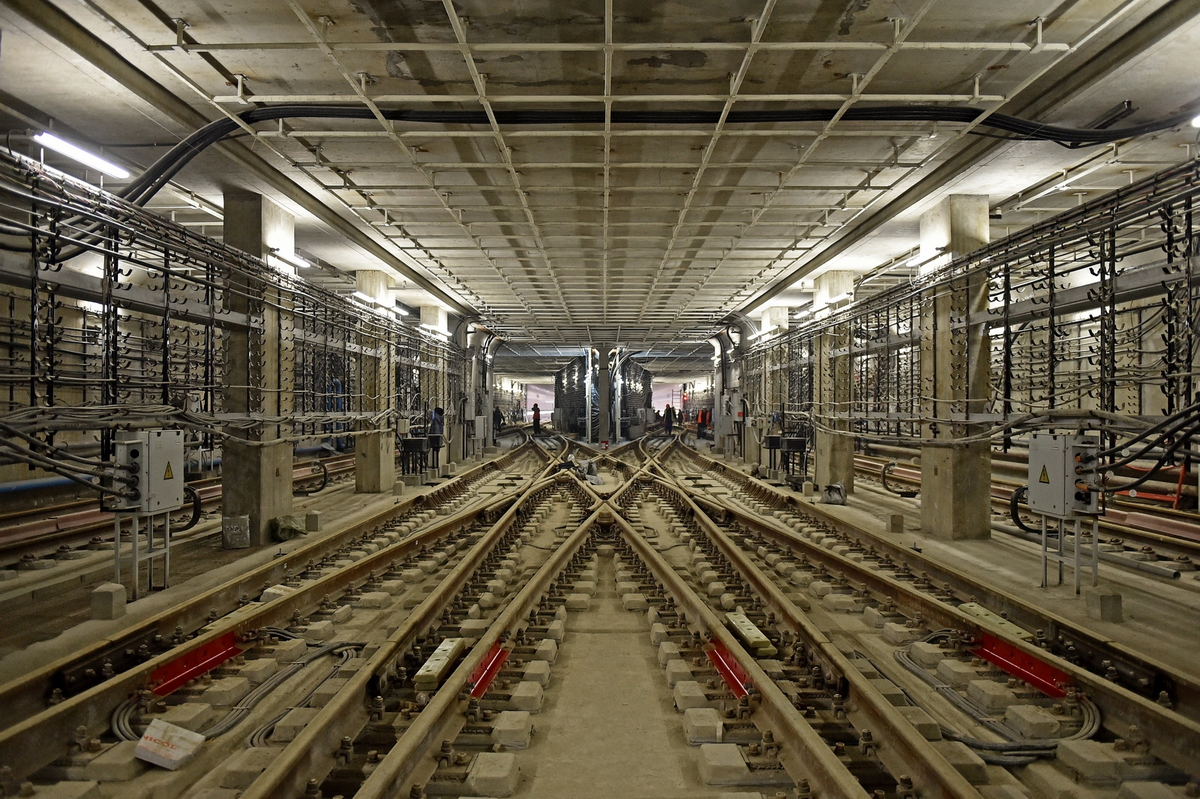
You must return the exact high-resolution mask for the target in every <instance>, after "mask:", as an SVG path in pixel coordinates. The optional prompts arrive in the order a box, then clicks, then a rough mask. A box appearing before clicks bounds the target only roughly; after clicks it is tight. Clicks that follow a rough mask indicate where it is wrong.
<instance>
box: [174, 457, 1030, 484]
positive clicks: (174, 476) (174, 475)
mask: <svg viewBox="0 0 1200 799" xmlns="http://www.w3.org/2000/svg"><path fill="white" fill-rule="evenodd" d="M1045 471H1046V470H1045V469H1043V470H1042V472H1043V473H1044V472H1045ZM163 479H164V480H174V479H175V473H174V472H173V471H171V462H170V461H167V471H166V472H165V473H164V474H163Z"/></svg>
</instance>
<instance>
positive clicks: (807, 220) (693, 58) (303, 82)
mask: <svg viewBox="0 0 1200 799" xmlns="http://www.w3.org/2000/svg"><path fill="white" fill-rule="evenodd" d="M1189 6H1190V9H1189V8H1188V7H1189ZM52 7H57V8H58V9H60V10H62V11H63V12H65V13H66V15H68V16H70V17H71V18H72V19H74V20H75V23H76V24H77V25H78V26H79V27H80V28H81V29H83V30H84V31H85V32H86V35H87V36H90V37H91V38H92V40H93V41H92V42H91V43H88V41H87V40H81V39H79V38H76V39H69V38H66V37H64V35H63V33H62V31H61V30H58V26H56V24H55V23H53V21H52V19H51V17H52V15H48V14H47V13H46V9H47V8H52ZM1197 14H1200V6H1198V5H1197V4H1195V3H1188V2H1174V3H1172V2H1164V1H1163V0H1146V1H1144V2H1143V1H1140V0H1127V1H1126V2H1122V0H1061V1H1060V0H1006V2H994V1H993V0H886V2H884V1H883V0H825V1H824V2H776V0H753V2H751V1H749V0H723V1H721V2H717V1H716V0H692V1H691V2H686V3H684V2H673V1H670V2H664V1H657V2H656V1H655V0H651V2H646V0H639V2H633V1H632V0H469V1H466V0H460V2H451V0H444V1H443V0H354V1H353V2H351V1H341V2H316V1H315V0H259V1H258V2H254V3H247V2H244V1H243V0H55V3H54V6H50V5H48V0H0V28H2V29H3V33H2V39H0V101H3V102H4V104H5V106H6V107H7V108H8V112H7V115H6V116H5V117H3V121H4V122H5V123H6V125H7V127H8V128H9V129H10V130H17V131H20V130H24V129H26V128H30V127H33V126H34V123H36V122H39V121H42V120H47V119H54V120H55V121H56V124H57V125H58V126H59V127H60V128H62V129H64V130H66V131H75V132H82V133H78V135H79V136H80V137H81V139H82V141H83V142H85V143H91V144H93V145H96V146H104V148H105V150H106V152H107V153H108V154H110V155H113V156H115V157H119V158H123V159H125V160H126V161H128V162H129V163H131V164H133V165H135V166H145V165H147V164H149V163H151V162H152V161H153V160H154V159H155V158H157V157H158V156H159V155H160V154H162V152H164V151H165V146H167V145H171V144H173V143H175V142H176V141H178V140H179V139H180V138H182V136H184V135H187V134H188V133H190V132H192V130H193V129H194V127H195V124H194V123H190V122H189V120H190V119H192V117H189V116H188V113H190V114H193V115H194V114H195V113H196V112H198V113H199V115H200V116H202V117H204V118H207V119H217V118H220V117H222V116H225V117H228V116H231V115H235V114H237V113H240V112H241V111H244V110H246V109H247V108H251V107H253V105H252V104H261V105H275V104H282V103H320V104H325V105H331V104H336V105H341V106H345V107H358V108H363V107H366V108H370V109H390V108H411V109H416V110H430V109H435V110H467V111H478V110H480V109H482V110H484V111H487V112H489V113H503V112H506V111H512V110H534V109H538V110H545V109H555V110H593V111H596V110H599V111H604V112H607V111H609V110H612V111H623V110H638V111H675V110H706V111H719V112H721V111H747V110H764V109H765V110H773V109H784V108H807V107H818V108H830V109H841V110H843V111H844V110H848V109H850V108H854V107H864V106H867V107H869V106H879V105H907V104H914V103H921V104H936V105H948V106H970V107H972V108H976V109H979V110H981V111H989V110H999V111H1004V112H1006V113H1013V114H1017V115H1020V114H1022V113H1024V112H1029V113H1031V114H1032V115H1033V116H1034V118H1036V119H1037V120H1038V121H1044V122H1051V123H1056V124H1064V125H1070V126H1076V127H1084V126H1087V125H1088V124H1089V123H1090V122H1092V121H1093V120H1094V119H1096V118H1097V117H1099V116H1101V115H1102V114H1103V113H1104V112H1106V111H1108V110H1109V109H1110V108H1112V107H1113V106H1115V105H1117V104H1118V103H1120V102H1121V101H1124V100H1132V102H1133V105H1134V106H1135V108H1136V111H1135V113H1134V114H1133V116H1131V117H1130V118H1129V119H1128V120H1125V121H1124V122H1122V123H1118V125H1123V124H1130V123H1136V122H1144V121H1149V120H1154V119H1159V118H1163V117H1166V116H1168V115H1170V114H1172V113H1176V112H1178V111H1180V110H1181V109H1186V108H1188V107H1190V106H1191V104H1194V103H1195V102H1196V100H1197V98H1198V97H1200V91H1198V90H1197V88H1196V86H1195V84H1194V81H1193V79H1192V77H1191V76H1194V75H1196V74H1197V73H1198V72H1200V69H1198V67H1200V22H1198V21H1197V18H1196V17H1197ZM175 20H180V21H182V22H175ZM81 41H82V42H83V43H81ZM97 42H102V43H103V44H104V45H107V47H108V48H111V50H112V51H115V52H113V55H114V56H115V57H117V58H119V59H121V60H123V61H124V62H127V63H128V65H130V66H131V67H132V68H136V69H137V70H140V71H141V73H143V77H144V78H146V79H147V80H148V81H151V82H153V83H157V84H159V86H160V88H162V89H164V90H165V92H167V93H168V94H169V95H173V96H174V98H173V100H172V102H171V103H164V102H162V101H161V100H153V99H149V100H148V99H147V98H148V97H149V95H148V93H147V91H146V90H145V87H144V86H143V87H142V88H141V89H139V88H138V87H137V86H135V85H133V84H135V83H137V82H138V80H140V79H138V78H136V77H135V78H130V77H128V76H125V75H124V74H115V75H112V76H110V75H106V74H104V71H103V70H101V69H100V68H99V67H98V66H97V65H98V64H99V63H101V62H102V59H100V58H99V56H98V55H97V52H98V50H96V49H95V48H97V47H99V44H98V43H97ZM237 76H242V78H241V79H240V84H241V89H242V94H241V96H240V97H239V95H238V88H237V86H238V83H239V78H238V77H237ZM167 105H171V106H172V107H171V108H167V107H166V106H167ZM175 106H178V107H177V108H176V107H175ZM185 112H187V113H185ZM983 133H994V132H993V131H988V130H985V129H984V128H981V127H976V126H974V125H968V124H962V123H938V124H934V123H929V122H897V121H884V122H863V121H845V120H837V121H832V122H828V123H765V124H747V123H742V124H732V123H727V122H726V123H722V122H718V123H716V124H672V125H662V124H641V123H638V124H629V123H613V122H611V121H610V120H609V117H608V116H605V117H602V119H601V121H598V122H595V123H585V124H553V125H548V124H540V125H521V124H499V123H496V122H495V121H493V122H491V123H490V124H482V125H465V124H429V123H403V124H401V123H388V122H383V121H380V120H371V121H354V120H312V119H292V120H287V121H284V122H280V123H270V124H266V123H264V124H261V125H258V126H256V127H255V128H254V129H253V133H252V134H251V133H249V132H246V131H243V132H242V134H241V135H240V138H239V140H238V141H239V142H240V144H239V145H234V146H235V147H242V148H243V149H246V148H248V149H249V150H253V152H254V154H256V155H257V156H258V157H261V159H262V160H263V161H265V163H266V165H268V167H269V168H270V169H271V170H273V175H274V176H276V177H278V178H279V179H285V180H287V181H292V182H294V183H295V184H296V185H297V186H298V187H299V189H301V190H302V192H301V194H303V195H304V196H303V197H300V198H299V199H297V196H288V194H287V193H286V192H283V191H281V190H280V188H279V185H280V184H279V180H277V179H276V178H275V177H269V176H268V177H264V175H262V174H256V173H255V172H253V171H248V170H246V169H244V168H242V166H241V164H240V163H239V162H236V161H234V160H231V159H230V158H229V157H228V152H229V151H228V150H226V151H224V152H217V151H215V150H213V151H209V152H208V153H206V154H204V155H203V156H201V157H200V158H198V159H197V160H196V161H194V162H193V163H192V164H191V165H189V167H188V168H186V169H185V170H184V171H183V172H181V173H180V175H179V176H178V178H177V180H176V183H177V187H176V189H175V190H171V191H167V192H164V193H163V194H162V195H160V197H158V198H156V200H155V201H153V203H152V205H153V206H154V207H158V208H160V209H162V210H163V212H164V213H172V214H173V215H175V217H176V219H177V220H179V221H181V222H183V223H185V224H190V225H195V226H197V227H201V229H203V230H204V231H205V232H207V233H209V234H212V235H218V236H219V235H220V207H221V195H222V193H223V192H225V191H228V190H231V189H239V190H244V189H251V190H256V191H262V192H264V193H266V194H268V195H271V196H273V197H276V199H278V200H279V201H280V202H281V203H282V204H283V205H285V206H286V207H288V208H289V209H291V210H293V211H294V212H296V213H297V216H298V223H297V243H298V248H299V250H300V251H301V252H302V253H304V254H305V255H307V256H308V257H310V259H319V260H320V262H321V264H322V265H323V267H324V268H323V269H322V270H320V272H319V274H317V273H314V274H316V275H317V276H318V277H319V278H320V279H321V280H322V281H323V282H325V283H326V284H327V285H331V286H334V287H338V286H345V287H346V289H347V290H349V289H350V287H351V286H352V282H353V272H354V271H356V270H361V269H380V268H382V269H385V270H386V271H390V272H391V273H392V274H393V275H394V276H395V277H396V278H397V286H398V288H399V289H400V291H399V292H397V296H398V297H399V299H400V300H402V301H403V302H405V303H406V304H408V305H411V306H418V305H422V304H430V303H438V302H440V301H441V300H445V299H446V298H450V299H451V300H454V301H456V302H457V304H459V305H460V306H465V307H467V308H470V309H472V310H473V311H474V312H475V313H476V314H477V316H478V321H479V322H480V323H482V324H486V325H487V326H489V327H490V328H491V329H493V330H494V331H495V332H497V333H498V334H500V335H501V336H503V337H504V338H505V339H506V342H507V344H506V348H505V349H504V350H503V351H502V353H501V357H500V358H499V360H498V363H502V364H504V366H503V367H502V368H504V369H507V370H508V371H510V372H512V373H514V374H521V375H525V376H527V377H529V376H534V375H537V374H539V373H541V374H545V373H546V372H547V371H552V370H553V369H554V368H556V367H557V365H559V364H561V363H562V362H563V360H564V359H566V358H569V357H573V356H574V355H575V354H577V353H579V352H581V351H582V350H581V347H583V346H584V345H587V344H593V343H594V344H607V345H614V344H621V345H623V346H626V347H629V348H630V349H632V350H636V351H642V352H643V353H644V355H643V356H642V358H641V360H643V362H644V363H646V364H647V366H648V368H650V369H651V370H652V371H655V370H656V366H655V364H656V363H657V364H658V369H657V371H658V372H659V373H660V374H670V375H671V376H672V377H685V376H687V375H688V374H689V373H690V374H695V373H698V372H700V371H702V370H704V369H706V368H708V367H709V366H710V360H709V359H710V357H711V353H712V350H711V347H710V346H709V345H708V344H706V343H703V342H704V339H705V338H706V337H707V336H708V335H710V334H711V333H712V332H713V331H714V330H715V329H717V328H718V327H719V326H720V325H721V323H722V320H724V319H726V318H727V317H728V316H729V315H730V314H731V313H734V312H737V311H742V312H747V311H753V310H756V309H757V308H758V307H761V306H764V305H766V304H788V303H795V302H797V301H799V300H798V298H801V297H805V296H807V295H806V294H803V293H801V291H800V290H801V289H802V288H803V287H804V282H805V281H807V280H810V279H811V277H812V276H813V274H816V273H819V272H820V271H822V270H825V269H830V268H836V269H851V270H853V271H856V272H860V273H863V274H870V275H871V278H870V279H869V280H868V281H867V282H866V283H864V286H867V285H870V286H873V287H874V288H873V290H877V288H878V287H881V286H886V285H887V284H888V283H889V282H891V281H892V280H894V279H896V278H897V277H901V278H902V277H903V276H904V275H906V274H907V273H906V272H905V268H904V267H903V262H904V260H906V259H907V256H908V253H909V251H910V250H911V249H912V248H913V247H914V246H915V244H916V228H917V220H918V218H919V215H920V213H921V212H922V211H923V210H924V209H926V208H927V207H928V206H929V205H930V204H932V203H933V202H935V201H936V200H937V199H939V198H940V197H941V196H944V195H945V194H946V193H949V192H966V193H984V194H988V195H989V196H990V198H991V201H992V204H993V207H994V209H996V213H995V216H996V218H995V219H994V224H993V230H992V232H993V236H994V237H998V236H1002V235H1004V234H1005V233H1006V232H1009V231H1013V230H1016V229H1019V228H1020V227H1022V226H1024V225H1027V224H1030V223H1031V222H1033V221H1036V220H1037V219H1038V218H1042V217H1044V216H1045V215H1047V214H1051V213H1054V212H1056V211H1057V210H1061V209H1063V208H1065V207H1068V206H1070V205H1073V204H1075V203H1077V202H1080V201H1082V200H1084V199H1087V198H1089V197H1091V196H1095V195H1096V194H1098V193H1100V192H1102V191H1105V190H1108V189H1111V188H1114V187H1116V186H1119V185H1121V184H1124V183H1127V182H1128V181H1129V180H1130V179H1136V178H1137V177H1141V176H1144V175H1146V174H1149V173H1150V172H1152V171H1154V170H1156V169H1159V168H1161V167H1162V166H1165V165H1168V164H1171V163H1176V162H1178V161H1180V160H1182V159H1184V158H1186V157H1190V156H1191V155H1192V152H1191V150H1190V149H1189V148H1188V145H1191V144H1194V142H1195V140H1196V132H1195V130H1193V129H1191V128H1184V129H1176V130H1172V131H1166V132H1163V133H1159V134H1154V135H1150V136H1144V137H1140V138H1138V139H1134V140H1132V141H1129V142H1124V143H1122V144H1121V145H1120V146H1109V145H1104V146H1095V147H1088V148H1082V149H1077V150H1074V149H1067V148H1064V147H1061V146H1059V145H1057V144H1054V143H1049V142H1027V141H1012V140H1001V139H996V138H979V137H977V135H976V134H983ZM1010 139H1011V137H1010ZM64 166H65V165H64ZM193 194H194V195H195V198H196V199H199V200H202V201H203V204H204V205H205V206H206V207H207V210H205V209H199V210H198V209H195V208H194V207H193V204H194V201H193V202H189V199H192V195H193ZM314 204H316V205H320V206H321V207H322V208H323V209H324V210H321V209H318V210H317V211H314ZM329 215H334V216H336V217H338V218H340V219H341V220H344V221H345V222H347V223H349V224H350V225H352V226H353V227H355V228H357V229H358V230H359V231H360V232H361V233H362V234H363V235H364V236H365V237H367V238H368V239H370V240H372V241H373V242H374V243H375V244H377V245H381V246H382V247H384V248H385V249H386V250H387V251H389V252H390V253H391V254H392V255H393V256H394V259H393V260H392V261H389V262H388V263H382V262H381V261H380V259H379V258H378V257H377V256H378V253H377V252H375V251H373V250H370V249H369V248H365V247H364V244H363V242H362V241H358V242H354V241H350V240H348V239H347V238H346V236H345V235H344V232H338V231H337V230H335V229H334V227H333V226H331V223H330V221H329V218H328V217H329ZM339 273H341V274H344V275H345V277H344V278H339ZM889 273H895V274H892V275H890V276H889ZM422 285H424V286H426V288H422ZM430 287H432V289H433V290H436V291H440V292H442V298H441V300H439V298H435V297H434V296H432V295H431V294H430V293H429V290H427V289H429V288H430ZM441 304H446V303H445V302H441ZM522 359H525V360H523V361H522Z"/></svg>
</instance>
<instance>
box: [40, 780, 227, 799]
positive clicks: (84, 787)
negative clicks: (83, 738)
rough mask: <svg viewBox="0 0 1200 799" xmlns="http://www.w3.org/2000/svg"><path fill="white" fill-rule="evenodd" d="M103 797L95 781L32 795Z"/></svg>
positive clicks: (79, 798) (58, 798)
mask: <svg viewBox="0 0 1200 799" xmlns="http://www.w3.org/2000/svg"><path fill="white" fill-rule="evenodd" d="M103 795H104V793H103V792H102V791H101V790H100V783H98V782H96V781H95V780H87V781H84V782H54V783H50V784H48V785H38V786H37V793H35V794H33V796H34V797H36V799H100V797H102V796H103ZM230 799H233V797H230Z"/></svg>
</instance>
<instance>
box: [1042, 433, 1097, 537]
mask: <svg viewBox="0 0 1200 799" xmlns="http://www.w3.org/2000/svg"><path fill="white" fill-rule="evenodd" d="M1099 450H1100V442H1099V441H1098V440H1097V439H1096V438H1094V437H1091V436H1060V435H1047V434H1044V433H1034V434H1033V435H1032V436H1030V438H1029V498H1028V505H1029V509H1030V510H1031V511H1033V512H1034V513H1040V514H1042V515H1044V516H1053V517H1056V518H1059V519H1065V518H1068V517H1071V516H1077V515H1087V514H1097V513H1099V512H1100V491H1099V488H1100V482H1099V479H1098V474H1097V471H1096V470H1097V468H1098V466H1099V463H1098V462H1097V458H1096V453H1097V452H1098V451H1099Z"/></svg>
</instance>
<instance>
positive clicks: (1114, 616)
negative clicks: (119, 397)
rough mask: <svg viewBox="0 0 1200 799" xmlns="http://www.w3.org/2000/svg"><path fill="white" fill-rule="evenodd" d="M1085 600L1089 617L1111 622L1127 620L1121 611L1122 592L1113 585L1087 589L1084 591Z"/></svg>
mask: <svg viewBox="0 0 1200 799" xmlns="http://www.w3.org/2000/svg"><path fill="white" fill-rule="evenodd" d="M1084 601H1085V603H1086V605H1087V615H1088V618H1089V619H1095V620H1096V621H1111V622H1120V621H1124V620H1125V617H1124V614H1123V613H1122V611H1121V592H1120V591H1118V590H1117V589H1115V588H1113V587H1111V586H1107V585H1102V586H1100V587H1098V588H1089V589H1087V590H1086V591H1085V592H1084Z"/></svg>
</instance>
